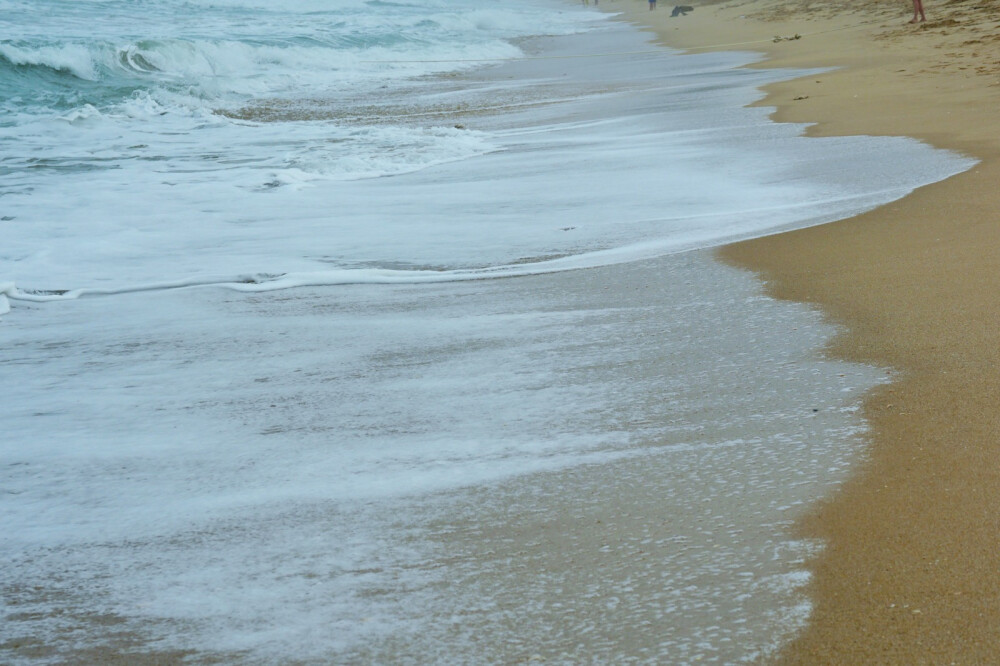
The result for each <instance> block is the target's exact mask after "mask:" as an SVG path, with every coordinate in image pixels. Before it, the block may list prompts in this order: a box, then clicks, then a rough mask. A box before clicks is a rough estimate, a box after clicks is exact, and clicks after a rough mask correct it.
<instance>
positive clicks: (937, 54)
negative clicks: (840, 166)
mask: <svg viewBox="0 0 1000 666" xmlns="http://www.w3.org/2000/svg"><path fill="white" fill-rule="evenodd" d="M691 4H692V5H694V6H695V11H694V12H692V13H691V14H690V15H689V16H687V17H685V18H684V19H683V20H684V21H685V22H684V23H681V22H680V21H681V19H671V18H670V17H669V12H663V11H661V10H662V8H660V9H658V10H657V11H654V12H649V11H648V10H647V9H646V7H647V5H646V3H645V2H638V1H635V2H632V1H631V0H618V2H606V3H604V4H602V5H601V6H602V8H606V9H609V10H612V11H615V10H625V17H626V18H627V19H628V20H632V21H636V22H640V23H642V24H644V25H646V26H649V27H651V28H652V29H654V30H655V31H656V34H657V35H658V36H659V38H660V40H661V41H662V42H663V43H665V44H667V45H670V46H674V47H679V48H687V49H702V48H713V47H714V46H716V45H724V44H729V43H734V42H750V41H753V42H754V43H753V45H752V46H749V45H748V46H746V47H745V48H747V49H752V50H757V51H761V52H763V53H765V54H766V55H767V61H766V62H765V63H762V64H761V65H758V66H764V67H772V66H781V67H788V66H791V67H832V68H837V69H835V70H833V71H827V72H825V73H823V74H821V75H815V76H807V77H803V78H800V79H796V80H792V81H785V82H781V83H778V84H774V85H772V86H769V87H768V88H766V92H767V97H766V99H764V100H762V101H761V102H760V104H761V105H765V106H771V107H774V108H775V112H774V115H773V117H774V119H775V120H778V121H789V122H804V123H812V124H811V125H810V126H809V127H808V129H807V130H806V132H807V134H809V135H815V136H820V135H847V134H871V135H882V134H884V135H905V136H912V137H915V138H918V139H921V140H924V141H927V142H929V143H931V144H933V145H935V146H938V147H942V148H950V149H953V150H956V151H958V152H961V153H964V154H967V155H971V156H974V157H976V158H977V159H979V160H981V161H980V163H979V164H978V165H977V166H975V167H974V168H972V169H970V170H969V171H967V172H965V173H963V174H959V175H957V176H954V177H952V178H950V179H948V180H946V181H944V182H940V183H935V184H933V185H930V186H927V187H924V188H921V189H919V190H917V191H916V192H914V193H913V194H911V195H910V196H908V197H906V198H904V199H902V200H900V201H897V202H894V203H892V204H889V205H887V206H884V207H882V208H880V209H877V210H875V211H872V212H870V213H868V214H865V215H861V216H859V217H856V218H853V219H850V220H845V221H841V222H837V223H834V224H829V225H824V226H820V227H814V228H811V229H805V230H800V231H795V232H791V233H785V234H779V235H775V236H770V237H767V238H762V239H757V240H753V241H748V242H744V243H740V244H736V245H732V246H729V247H726V248H724V249H722V250H721V251H720V252H719V256H720V257H721V258H722V259H723V260H725V261H728V262H731V263H734V264H736V265H739V266H743V267H746V268H749V269H751V270H753V271H756V272H757V273H759V274H760V275H761V277H762V278H763V279H764V280H765V282H766V284H767V286H768V289H769V291H770V293H771V294H773V295H774V296H776V297H779V298H785V299H793V300H797V301H804V302H809V303H814V304H816V305H817V306H819V307H820V308H822V309H823V311H825V312H826V313H827V314H828V315H829V317H830V318H831V320H833V321H835V322H836V323H838V324H840V325H842V326H843V327H844V332H843V333H842V334H841V335H839V336H838V337H837V338H836V339H835V340H834V341H833V343H832V344H831V347H830V349H829V353H830V354H832V355H834V356H836V357H840V358H845V359H849V360H853V361H861V362H865V363H871V364H875V365H878V366H881V367H886V368H891V369H892V372H893V375H894V377H895V381H894V382H893V383H891V384H889V385H887V386H884V387H881V388H879V389H876V390H875V391H874V392H872V393H871V394H870V396H869V397H868V398H867V400H866V402H865V407H864V410H865V416H866V418H867V420H868V421H869V423H870V424H871V428H872V433H871V445H870V451H869V454H868V457H867V459H866V460H865V461H864V463H863V464H862V466H861V470H860V472H859V473H858V474H857V475H856V476H855V477H854V478H853V479H852V480H851V481H849V482H848V483H847V484H846V485H845V486H844V487H843V488H842V490H841V491H840V492H839V493H838V494H837V495H836V496H835V497H833V498H831V499H830V500H829V501H827V502H825V503H824V504H823V505H822V506H821V507H820V508H819V509H818V510H817V511H816V512H814V513H813V514H812V515H811V516H809V517H808V518H807V519H806V520H804V521H803V523H802V525H801V529H802V531H803V533H804V534H806V535H808V536H814V537H821V538H823V539H824V540H825V541H826V542H827V543H828V547H827V548H826V550H825V552H824V554H823V555H821V556H820V557H819V558H818V559H817V560H816V561H815V562H814V563H813V570H814V574H815V576H814V582H813V584H812V590H811V592H812V595H813V598H814V602H815V604H816V606H815V610H814V613H813V617H812V620H811V624H810V626H809V627H808V628H807V629H806V631H804V632H803V633H802V634H801V635H800V636H799V638H798V639H797V640H796V641H794V642H793V643H792V644H791V645H790V646H789V647H788V648H787V649H786V650H785V651H784V652H783V653H782V655H781V656H780V659H779V661H781V662H783V663H795V664H799V663H802V664H819V663H835V664H857V663H891V664H896V663H899V664H904V663H905V664H920V663H943V664H948V663H956V664H983V663H996V662H997V661H1000V576H998V575H997V573H998V571H1000V517H998V513H997V510H996V508H997V507H998V506H1000V462H998V457H1000V418H998V409H997V406H998V405H1000V372H998V370H997V369H998V368H1000V298H998V296H997V295H998V294H1000V188H998V187H997V183H1000V159H998V158H1000V131H998V130H1000V123H998V118H997V114H996V109H997V108H998V102H1000V36H998V35H1000V30H998V27H1000V12H998V11H997V10H998V9H1000V2H998V1H997V0H950V1H948V2H935V1H933V0H930V1H927V2H925V10H926V13H927V17H928V20H927V21H926V22H925V23H922V24H916V25H911V24H909V23H908V21H909V19H910V17H911V16H912V5H911V4H910V3H909V2H906V1H904V0H894V1H889V0H865V1H864V2H862V1H860V0H857V1H849V0H839V1H838V0H834V1H833V2H823V3H820V2H813V1H811V0H744V1H739V0H738V1H736V2H730V3H711V4H705V3H702V4H698V3H691ZM796 35H798V38H797V39H796V38H795V36H796ZM768 37H771V39H768ZM789 37H791V39H788V38H789Z"/></svg>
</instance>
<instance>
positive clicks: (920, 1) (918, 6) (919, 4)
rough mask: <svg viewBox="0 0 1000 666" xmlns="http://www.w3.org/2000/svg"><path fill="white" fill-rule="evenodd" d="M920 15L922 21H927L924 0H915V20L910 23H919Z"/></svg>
mask: <svg viewBox="0 0 1000 666" xmlns="http://www.w3.org/2000/svg"><path fill="white" fill-rule="evenodd" d="M918 15H919V16H920V19H919V20H920V21H926V20H927V17H925V16H924V0H913V20H911V21H910V23H918V22H919V21H918V19H917V16H918Z"/></svg>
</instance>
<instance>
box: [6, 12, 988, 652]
mask: <svg viewBox="0 0 1000 666" xmlns="http://www.w3.org/2000/svg"><path fill="white" fill-rule="evenodd" d="M285 4H290V5H292V6H290V7H288V6H283V5H280V3H272V2H262V1H259V0H187V1H185V2H174V1H170V0H143V1H136V0H33V1H32V2H30V3H29V2H25V1H20V0H0V36H2V37H0V385H2V386H3V387H4V391H3V396H4V399H3V404H4V412H3V418H2V420H0V491H2V492H0V505H2V506H0V534H3V535H4V537H3V539H2V540H0V555H2V557H3V559H4V561H5V563H6V564H5V566H4V567H3V568H2V569H0V590H2V595H0V599H2V605H0V612H2V614H3V620H2V622H0V655H2V659H3V661H5V662H13V663H59V662H61V661H64V660H66V659H77V660H80V659H83V660H94V661H100V660H101V659H102V658H106V657H107V656H108V655H109V654H119V655H121V654H125V655H161V656H162V655H174V656H176V655H181V656H187V657H188V658H190V659H192V660H193V661H199V660H205V659H216V660H219V661H221V662H223V663H289V662H295V663H414V664H421V663H427V664H431V663H433V664H438V663H508V662H510V663H518V662H525V661H530V660H538V659H544V660H545V661H548V662H553V663H574V664H578V663H610V662H618V663H621V662H637V663H666V662H671V663H686V662H692V661H714V662H718V663H738V662H743V661H750V660H753V659H755V658H758V657H759V656H761V655H766V654H768V653H769V652H770V651H772V650H774V649H776V648H778V647H780V645H781V644H782V642H783V641H786V640H788V638H789V637H790V636H792V635H794V632H795V631H796V630H798V629H799V628H800V627H801V626H802V624H803V622H805V621H806V619H807V617H808V613H809V600H808V597H806V596H805V595H804V593H803V590H802V586H803V584H804V583H805V582H807V580H808V570H807V568H806V567H805V562H806V560H807V559H808V557H810V555H812V554H813V553H815V552H816V550H817V549H818V548H821V547H822V544H818V543H812V542H804V541H801V540H797V539H796V538H795V537H794V535H793V534H792V532H791V529H790V526H791V524H792V522H793V521H794V519H795V518H796V517H797V516H799V515H801V513H802V512H803V511H805V510H806V509H807V508H808V507H809V506H810V505H811V504H812V503H813V502H815V501H816V500H817V499H818V498H820V497H822V496H824V495H825V494H827V493H829V492H830V491H831V490H832V489H833V488H835V487H836V484H837V483H838V482H839V481H841V480H842V479H843V478H844V476H845V475H846V474H847V473H849V471H850V469H851V465H852V464H853V463H854V462H855V461H856V459H857V457H858V456H859V455H860V453H861V451H862V446H863V436H864V423H863V422H862V421H861V420H860V418H859V416H858V414H857V408H858V405H859V400H860V397H861V395H862V394H863V392H864V391H865V390H867V389H868V388H870V387H872V386H874V385H875V384H877V383H878V382H880V381H883V380H884V378H885V371H884V370H879V369H874V368H867V367H861V366H855V365H848V364H843V363H837V362H832V361H829V360H826V359H824V358H823V357H822V353H821V350H822V347H823V345H824V344H825V343H826V342H827V341H828V340H829V339H830V337H831V336H832V335H833V334H834V332H835V331H834V330H833V329H832V328H831V327H830V326H829V325H827V324H826V323H824V322H823V320H822V318H821V316H820V315H819V314H818V313H816V312H814V311H811V310H810V309H808V308H806V307H805V306H801V305H796V304H789V303H778V302H775V301H773V300H771V299H768V298H766V297H765V296H763V294H762V289H761V286H760V285H759V284H758V283H757V282H756V281H755V279H754V278H753V277H752V276H749V275H746V274H743V273H741V272H739V271H736V270H734V269H731V268H728V267H725V266H721V265H719V264H717V263H715V262H714V261H713V260H712V259H711V256H710V254H709V252H708V249H709V248H711V247H714V246H717V245H719V244H722V243H725V242H728V241H731V240H735V239H740V238H747V237H752V236H757V235H760V234H765V233H772V232H775V231H778V230H782V229H791V228H796V227H801V226H806V225H812V224H820V223H823V222H827V221H831V220H835V219H839V218H843V217H846V216H849V215H852V214H855V213H858V212H860V211H862V210H865V209H868V208H871V207H874V206H877V205H880V204H882V203H885V202H888V201H891V200H893V199H896V198H898V197H901V196H903V195H905V194H906V193H908V192H909V191H911V190H912V189H913V188H915V187H918V186H920V185H922V184H926V183H929V182H933V181H935V180H939V179H942V178H945V177H947V176H949V175H951V174H953V173H956V172H958V171H960V170H962V169H965V168H968V167H969V166H970V165H971V162H970V161H969V160H967V159H965V158H961V157H958V156H955V155H952V154H949V153H945V152H942V151H937V150H933V149H931V148H929V147H927V146H925V145H922V144H920V143H917V142H915V141H910V140H906V139H899V138H874V137H845V138H832V139H806V138H803V137H801V136H800V134H801V130H802V128H801V127H800V126H795V125H776V124H774V123H771V122H770V121H768V119H767V110H765V109H758V108H746V104H748V103H749V102H751V101H753V100H754V99H756V98H758V97H759V93H758V92H756V90H757V88H758V87H759V86H761V85H763V84H765V83H767V82H769V81H773V80H777V79H780V78H784V77H790V76H794V75H797V74H802V72H787V71H761V70H753V69H741V68H740V66H741V65H745V64H748V63H751V62H753V61H754V60H755V58H756V56H754V55H753V54H749V53H735V52H734V53H715V54H703V55H680V54H677V53H672V52H670V51H668V50H665V49H662V48H659V47H656V46H655V45H653V44H652V43H651V42H650V41H649V36H648V35H647V34H645V33H643V32H640V31H638V30H636V29H635V28H633V27H631V26H629V25H626V24H624V23H621V22H618V21H614V20H611V19H609V16H608V15H607V14H603V13H600V12H598V11H595V10H594V8H593V7H585V6H581V5H580V4H579V3H574V2H558V1H556V0H508V1H507V2H504V3H502V4H499V5H484V4H483V3H474V2H471V1H469V0H402V1H396V2H389V1H384V0H298V1H297V2H295V3H285Z"/></svg>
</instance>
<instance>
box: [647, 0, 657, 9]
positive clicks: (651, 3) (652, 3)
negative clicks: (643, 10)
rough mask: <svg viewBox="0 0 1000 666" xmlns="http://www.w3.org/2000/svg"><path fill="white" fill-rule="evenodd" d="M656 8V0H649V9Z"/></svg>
mask: <svg viewBox="0 0 1000 666" xmlns="http://www.w3.org/2000/svg"><path fill="white" fill-rule="evenodd" d="M654 9H656V0H649V11H653V10H654Z"/></svg>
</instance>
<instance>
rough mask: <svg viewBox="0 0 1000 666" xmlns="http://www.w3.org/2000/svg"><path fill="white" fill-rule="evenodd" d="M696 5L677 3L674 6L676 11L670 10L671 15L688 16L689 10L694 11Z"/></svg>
mask: <svg viewBox="0 0 1000 666" xmlns="http://www.w3.org/2000/svg"><path fill="white" fill-rule="evenodd" d="M693 11H694V7H688V6H687V5H677V6H676V7H674V11H672V12H670V16H687V13H688V12H693Z"/></svg>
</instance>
